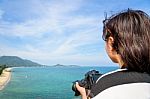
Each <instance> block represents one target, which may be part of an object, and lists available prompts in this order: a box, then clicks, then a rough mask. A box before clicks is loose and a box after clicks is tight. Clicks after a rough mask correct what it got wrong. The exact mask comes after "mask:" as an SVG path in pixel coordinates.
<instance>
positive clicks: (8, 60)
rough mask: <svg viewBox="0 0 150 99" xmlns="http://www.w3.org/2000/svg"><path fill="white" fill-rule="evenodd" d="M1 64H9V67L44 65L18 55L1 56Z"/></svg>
mask: <svg viewBox="0 0 150 99" xmlns="http://www.w3.org/2000/svg"><path fill="white" fill-rule="evenodd" d="M0 65H7V66H8V67H30V66H43V65H41V64H38V63H36V62H32V61H30V60H27V59H22V58H20V57H18V56H1V57H0Z"/></svg>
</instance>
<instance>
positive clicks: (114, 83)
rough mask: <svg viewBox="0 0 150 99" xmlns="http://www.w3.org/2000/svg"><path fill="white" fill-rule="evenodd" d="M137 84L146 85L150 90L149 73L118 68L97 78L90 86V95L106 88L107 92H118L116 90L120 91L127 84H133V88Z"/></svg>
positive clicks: (102, 91)
mask: <svg viewBox="0 0 150 99" xmlns="http://www.w3.org/2000/svg"><path fill="white" fill-rule="evenodd" d="M137 85H138V86H139V85H140V86H143V85H144V86H147V85H148V86H149V87H148V88H149V91H150V75H149V74H146V73H139V72H133V71H128V70H126V69H119V70H116V71H113V72H109V73H106V74H104V75H103V76H101V77H100V78H99V79H98V80H97V82H96V84H95V85H94V86H93V87H92V89H91V93H90V96H91V97H95V96H96V95H98V94H102V93H104V92H106V90H108V91H109V92H111V90H113V92H115V93H118V92H117V91H121V90H122V89H125V88H127V87H128V86H134V87H133V88H134V90H135V89H136V88H137V87H135V86H137ZM142 88H144V87H142ZM130 89H131V87H130V88H127V90H130ZM114 90H115V91H114ZM113 94H114V93H113Z"/></svg>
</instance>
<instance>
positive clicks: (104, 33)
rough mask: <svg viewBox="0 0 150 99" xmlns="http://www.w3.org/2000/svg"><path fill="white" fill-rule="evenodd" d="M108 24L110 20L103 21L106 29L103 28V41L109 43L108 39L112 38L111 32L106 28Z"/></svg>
mask: <svg viewBox="0 0 150 99" xmlns="http://www.w3.org/2000/svg"><path fill="white" fill-rule="evenodd" d="M107 22H108V19H105V20H104V21H103V25H104V28H103V35H102V39H103V40H104V41H107V39H108V37H110V36H111V34H112V33H111V31H110V30H109V29H108V28H107V27H106V23H107Z"/></svg>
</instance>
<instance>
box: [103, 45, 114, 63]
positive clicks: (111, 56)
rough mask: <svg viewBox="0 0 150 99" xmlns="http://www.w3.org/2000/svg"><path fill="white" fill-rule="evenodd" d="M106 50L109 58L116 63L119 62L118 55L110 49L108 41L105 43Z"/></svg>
mask: <svg viewBox="0 0 150 99" xmlns="http://www.w3.org/2000/svg"><path fill="white" fill-rule="evenodd" d="M105 50H106V52H107V55H108V56H109V58H110V59H111V60H112V61H113V62H114V63H117V60H116V55H114V54H113V52H112V51H111V50H110V49H109V47H108V45H107V43H106V44H105Z"/></svg>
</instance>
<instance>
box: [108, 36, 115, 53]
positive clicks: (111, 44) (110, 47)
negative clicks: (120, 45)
mask: <svg viewBox="0 0 150 99" xmlns="http://www.w3.org/2000/svg"><path fill="white" fill-rule="evenodd" d="M113 43H114V38H113V37H111V36H110V37H108V39H107V50H108V51H109V52H113V51H114V48H113Z"/></svg>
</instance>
